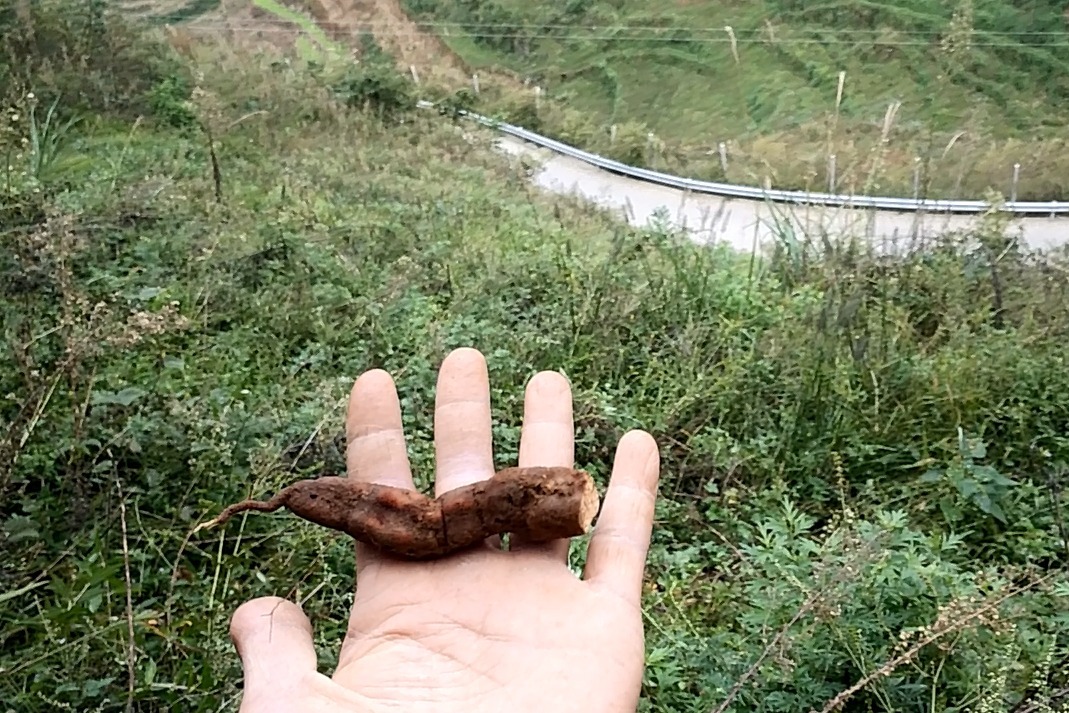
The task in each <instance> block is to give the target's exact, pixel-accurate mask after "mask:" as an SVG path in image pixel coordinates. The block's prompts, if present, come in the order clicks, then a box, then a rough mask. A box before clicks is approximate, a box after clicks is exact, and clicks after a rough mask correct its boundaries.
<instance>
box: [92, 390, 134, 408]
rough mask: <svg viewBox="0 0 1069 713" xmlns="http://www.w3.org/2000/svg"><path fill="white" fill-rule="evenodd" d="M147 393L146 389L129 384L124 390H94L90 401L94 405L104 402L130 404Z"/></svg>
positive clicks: (121, 404)
mask: <svg viewBox="0 0 1069 713" xmlns="http://www.w3.org/2000/svg"><path fill="white" fill-rule="evenodd" d="M147 393H148V392H147V391H145V390H144V389H139V388H137V387H136V386H127V387H126V388H125V389H123V390H122V391H94V392H93V396H92V397H91V398H90V403H92V404H93V405H94V406H99V405H102V404H118V405H120V406H129V405H130V404H132V403H133V402H134V401H137V400H138V399H139V398H141V397H142V396H144V395H145V394H147Z"/></svg>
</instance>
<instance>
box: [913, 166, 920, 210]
mask: <svg viewBox="0 0 1069 713" xmlns="http://www.w3.org/2000/svg"><path fill="white" fill-rule="evenodd" d="M920 197H921V158H920V156H917V157H915V158H914V159H913V200H920Z"/></svg>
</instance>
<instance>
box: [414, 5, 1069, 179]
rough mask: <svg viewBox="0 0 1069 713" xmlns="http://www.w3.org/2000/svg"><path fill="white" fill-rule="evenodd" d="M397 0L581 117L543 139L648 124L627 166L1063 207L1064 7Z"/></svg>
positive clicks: (478, 62)
mask: <svg viewBox="0 0 1069 713" xmlns="http://www.w3.org/2000/svg"><path fill="white" fill-rule="evenodd" d="M404 2H405V7H406V8H407V9H408V10H409V12H410V13H411V14H412V15H413V16H414V17H415V18H416V19H418V20H420V21H421V22H423V23H424V26H425V28H426V29H427V30H429V31H435V32H438V33H439V34H441V35H442V37H443V38H444V39H445V41H446V42H447V43H448V44H449V45H450V47H451V48H452V49H453V50H454V51H456V52H457V53H458V54H459V55H460V56H461V57H463V58H464V59H465V60H466V61H467V62H468V63H469V64H470V65H471V66H473V67H506V68H508V69H509V70H511V71H514V72H517V73H520V74H521V75H524V76H527V77H529V78H530V79H531V80H532V82H535V83H537V84H540V85H541V86H542V87H543V88H544V89H545V91H546V92H547V94H548V95H549V96H552V97H554V98H555V99H556V100H557V101H559V102H561V103H563V104H564V105H566V106H568V107H570V108H572V109H575V110H577V111H579V112H582V113H583V114H585V115H587V116H588V117H590V123H591V126H589V127H584V128H583V129H582V130H576V129H575V128H570V127H563V126H560V125H557V126H551V127H550V128H551V129H554V130H558V131H563V132H565V133H570V134H571V135H572V136H573V137H574V136H578V137H579V138H580V139H581V140H582V141H583V142H584V143H586V144H588V145H600V146H605V145H606V144H607V143H608V141H607V137H608V133H609V127H610V126H611V125H612V124H617V125H621V126H623V125H626V124H628V123H629V122H637V124H638V125H639V126H637V127H630V131H631V133H632V134H634V135H635V136H640V137H642V138H643V139H644V138H645V131H644V130H641V129H644V128H648V130H650V131H652V132H653V133H654V134H655V135H656V136H657V137H658V138H659V139H660V140H661V141H663V142H665V144H666V145H665V146H663V147H658V146H656V145H653V146H651V147H643V150H640V151H637V152H635V153H637V155H636V156H635V158H636V160H637V161H639V162H643V163H646V164H656V163H658V162H659V163H660V164H661V166H662V167H669V168H671V167H674V168H676V169H679V170H681V171H682V172H685V173H688V174H690V175H695V176H697V177H702V178H714V179H722V178H727V179H729V180H732V181H736V182H746V183H761V182H763V181H764V180H765V179H766V178H767V179H771V182H772V183H773V185H776V186H778V187H784V188H787V187H793V188H805V187H811V188H818V189H824V188H827V187H828V185H829V179H830V178H831V176H830V175H829V172H830V168H829V164H828V157H829V155H831V154H835V155H836V157H837V158H836V166H835V176H834V178H835V180H834V183H835V185H836V186H837V187H838V188H841V189H843V190H854V191H861V190H868V191H883V192H888V193H896V194H903V195H912V194H913V192H914V177H915V175H916V170H917V165H916V159H917V158H920V167H919V168H920V185H919V186H918V188H919V190H920V191H921V192H922V193H925V194H927V195H930V196H933V197H971V198H976V197H980V195H981V194H982V193H983V192H984V191H985V190H986V189H988V188H993V189H995V190H998V191H1002V192H1004V193H1009V192H1010V190H1011V179H1012V175H1013V164H1014V163H1020V164H1021V166H1022V168H1021V171H1020V182H1019V186H1018V194H1019V196H1020V197H1022V198H1031V199H1037V200H1040V199H1058V198H1062V197H1065V196H1066V195H1069V194H1067V193H1066V191H1065V185H1063V184H1066V183H1067V181H1069V179H1067V178H1065V176H1069V171H1067V170H1066V169H1067V168H1069V151H1067V145H1066V143H1065V138H1066V128H1067V127H1069V114H1067V112H1066V109H1065V103H1066V99H1067V98H1069V34H1067V33H1066V19H1065V16H1064V15H1063V10H1064V3H1060V2H1059V3H1055V2H1033V3H1021V2H1012V1H1011V0H958V1H957V2H953V3H940V2H935V1H934V0H895V1H894V2H889V3H879V4H877V3H870V2H866V1H863V0H833V1H832V2H825V3H819V4H813V3H802V2H796V1H794V0H734V1H733V2H726V3H725V2H713V1H711V0H688V1H685V2H684V1H682V0H680V1H677V2H673V3H669V4H666V5H662V6H658V7H656V8H652V7H651V6H649V5H648V4H647V3H641V2H637V1H634V0H617V1H615V2H608V1H598V0H579V1H576V2H569V3H560V4H553V3H548V4H547V3H522V2H516V1H515V0H404ZM726 28H730V31H728V30H726ZM840 72H844V73H845V83H844V85H843V87H842V92H841V94H840V86H839V81H840ZM837 102H838V103H837ZM889 107H891V111H892V118H891V119H890V120H889V121H887V114H888V110H889ZM572 121H573V122H574V121H576V120H575V119H574V118H573V119H572ZM885 122H886V123H888V124H889V131H887V132H886V138H887V141H886V143H883V142H882V141H881V139H882V138H883V137H884V134H885V131H884V130H885ZM550 123H551V124H552V123H553V122H550ZM559 123H560V122H558V124H559ZM720 142H725V143H726V144H727V149H728V157H727V171H726V172H725V171H723V166H722V164H721V160H720V156H719V151H718V144H719V143H720ZM948 147H949V148H948ZM877 149H879V150H877ZM874 154H878V155H874Z"/></svg>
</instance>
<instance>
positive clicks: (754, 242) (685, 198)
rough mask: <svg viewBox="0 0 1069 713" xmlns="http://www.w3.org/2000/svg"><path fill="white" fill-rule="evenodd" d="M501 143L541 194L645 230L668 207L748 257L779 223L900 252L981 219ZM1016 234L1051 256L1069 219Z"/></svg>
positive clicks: (1067, 236)
mask: <svg viewBox="0 0 1069 713" xmlns="http://www.w3.org/2000/svg"><path fill="white" fill-rule="evenodd" d="M497 145H498V147H499V148H500V149H501V150H502V151H504V152H505V153H507V154H510V155H512V156H515V157H523V158H525V159H526V160H528V161H531V162H532V163H534V164H535V165H540V168H539V169H538V170H537V171H536V173H535V175H534V179H533V180H534V182H535V183H536V184H537V185H538V186H540V187H542V188H545V189H547V190H550V191H553V192H555V193H558V194H573V195H580V196H583V197H585V198H587V199H588V200H591V201H592V202H594V203H597V204H599V205H602V206H604V207H607V208H610V209H616V210H620V211H621V212H622V213H623V214H624V215H625V217H626V218H627V220H628V221H629V222H631V223H632V224H634V225H638V226H644V225H647V224H648V221H649V220H650V218H651V217H652V216H653V215H654V213H655V212H656V211H657V210H658V209H667V212H668V217H669V219H670V220H671V222H672V223H673V224H675V225H676V226H677V227H680V228H683V229H684V230H686V231H687V232H688V233H689V234H690V235H691V236H692V237H693V239H694V240H695V241H696V242H699V243H703V244H708V243H716V242H724V243H728V244H730V245H731V246H732V247H734V248H736V249H738V250H742V251H745V252H751V251H752V250H754V248H755V247H757V248H761V247H763V246H764V245H767V244H768V243H769V242H770V241H771V240H772V239H773V238H774V236H776V235H777V234H782V232H783V231H782V229H779V228H777V225H784V226H786V225H789V226H792V227H793V229H794V231H795V234H796V235H798V236H799V238H801V237H802V236H803V235H807V236H809V237H810V238H815V239H818V240H819V236H820V235H821V234H822V233H824V234H827V235H829V236H840V235H849V234H854V235H860V236H866V237H868V238H869V239H870V240H871V241H873V242H874V243H875V244H876V245H877V247H878V248H879V250H880V251H881V252H884V251H889V252H893V251H894V250H895V249H896V248H897V249H901V248H903V247H904V246H906V245H908V244H910V243H912V242H914V241H921V242H923V240H924V239H925V238H929V239H930V238H933V237H935V236H937V235H941V234H945V233H947V232H950V231H962V230H967V229H969V228H971V227H974V226H975V225H977V224H978V223H979V222H980V220H982V218H981V217H980V216H974V215H947V214H928V215H923V214H915V213H900V212H895V211H883V210H874V209H851V208H829V207H824V206H793V205H788V204H770V203H767V202H761V201H748V200H744V199H737V198H722V197H719V196H712V195H706V194H695V193H687V192H684V191H681V190H679V189H677V188H671V187H668V186H660V185H656V184H651V183H646V182H644V181H639V180H637V179H634V178H629V177H627V176H621V175H618V174H615V173H610V172H609V171H605V170H603V169H600V168H598V167H596V166H592V165H590V164H587V163H584V162H582V161H579V160H577V159H574V158H571V157H568V156H561V155H560V154H556V153H554V152H552V151H550V150H548V149H544V148H541V147H538V146H535V145H533V144H529V143H527V142H525V141H520V140H519V139H515V138H512V137H508V136H506V137H501V138H500V139H499V140H498V142H497ZM788 229H789V228H788ZM1009 233H1010V234H1011V235H1015V236H1017V237H1019V238H1020V239H1021V242H1022V243H1023V244H1024V245H1026V246H1027V247H1029V248H1032V249H1039V250H1050V249H1052V248H1056V247H1060V246H1062V245H1065V244H1066V243H1069V216H1062V217H1053V218H1050V217H1027V218H1025V217H1022V218H1016V219H1014V220H1013V221H1012V223H1011V225H1010V227H1009Z"/></svg>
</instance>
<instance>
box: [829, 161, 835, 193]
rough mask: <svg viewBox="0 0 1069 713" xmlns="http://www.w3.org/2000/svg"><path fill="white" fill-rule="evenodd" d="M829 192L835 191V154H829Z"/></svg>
mask: <svg viewBox="0 0 1069 713" xmlns="http://www.w3.org/2000/svg"><path fill="white" fill-rule="evenodd" d="M828 193H835V154H830V155H829V156H828Z"/></svg>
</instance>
